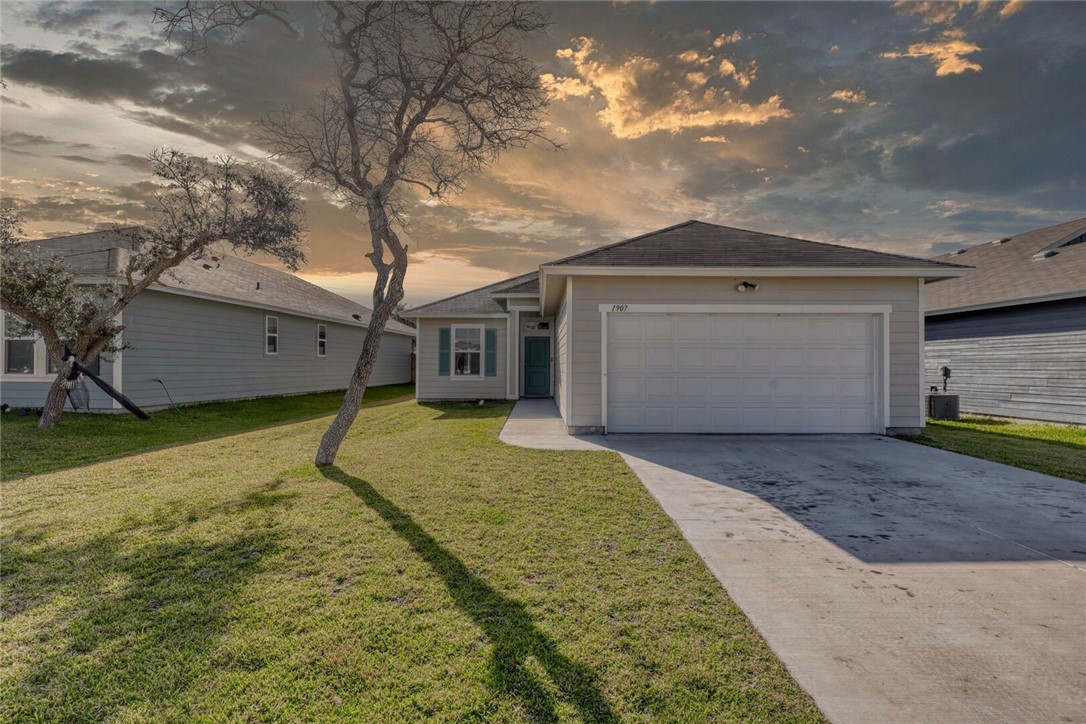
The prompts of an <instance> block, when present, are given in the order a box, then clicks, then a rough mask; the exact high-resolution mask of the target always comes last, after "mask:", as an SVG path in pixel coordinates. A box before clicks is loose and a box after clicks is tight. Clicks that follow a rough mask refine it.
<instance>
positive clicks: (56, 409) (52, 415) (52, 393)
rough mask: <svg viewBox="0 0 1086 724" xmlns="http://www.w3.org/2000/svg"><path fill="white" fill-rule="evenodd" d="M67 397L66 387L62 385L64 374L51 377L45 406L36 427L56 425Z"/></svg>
mask: <svg viewBox="0 0 1086 724" xmlns="http://www.w3.org/2000/svg"><path fill="white" fill-rule="evenodd" d="M67 399H68V388H66V387H65V386H64V375H62V374H59V375H57V376H56V377H55V378H54V379H53V384H52V386H51V387H50V388H49V394H48V395H46V396H45V406H44V407H42V410H41V419H40V420H38V427H40V428H51V427H56V424H57V423H58V422H60V414H61V413H62V412H64V403H65V402H66V401H67Z"/></svg>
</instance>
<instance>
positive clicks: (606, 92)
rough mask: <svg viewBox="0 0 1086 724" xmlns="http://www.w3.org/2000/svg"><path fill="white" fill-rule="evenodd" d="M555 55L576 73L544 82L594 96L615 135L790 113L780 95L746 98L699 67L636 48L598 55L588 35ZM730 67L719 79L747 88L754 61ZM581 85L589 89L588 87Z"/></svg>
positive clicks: (559, 90) (758, 120)
mask: <svg viewBox="0 0 1086 724" xmlns="http://www.w3.org/2000/svg"><path fill="white" fill-rule="evenodd" d="M556 55H557V57H558V58H560V59H562V60H565V61H567V62H569V63H570V64H571V65H572V66H573V69H574V71H575V73H576V76H575V77H570V78H553V79H551V78H547V79H546V80H545V81H544V82H545V83H547V85H548V87H549V88H551V89H552V93H554V94H556V96H559V97H563V98H568V97H573V96H580V97H583V96H586V95H591V96H592V97H593V98H598V99H599V102H600V103H601V104H602V106H603V107H602V108H600V109H599V110H598V111H597V113H596V117H597V118H598V119H599V121H600V122H601V123H603V125H604V126H606V127H607V128H609V129H610V130H611V133H612V134H613V135H614V136H615V137H616V138H623V139H630V138H640V137H642V136H646V135H648V134H651V133H655V132H657V131H666V132H668V133H673V134H674V133H679V132H681V131H684V130H686V129H689V128H711V127H713V126H719V125H727V124H736V125H748V126H758V125H762V124H764V123H767V122H768V121H770V120H773V119H776V118H788V117H790V116H791V115H792V111H790V110H789V109H787V108H785V107H784V103H783V99H782V98H781V97H780V96H779V95H772V96H770V97H768V98H767V99H765V100H764V101H762V102H761V103H753V104H752V103H748V102H745V101H742V100H739V99H737V98H736V97H735V96H734V95H733V93H732V92H731V91H730V90H728V89H726V88H724V87H721V86H720V85H719V84H708V85H707V83H708V81H709V80H710V78H709V77H708V76H707V75H705V74H702V73H701V72H700V71H699V72H698V74H697V75H693V74H691V73H689V72H687V71H685V70H683V69H681V68H674V67H670V66H668V65H665V63H664V62H663V61H661V60H657V59H655V58H650V57H647V56H644V55H638V54H631V55H628V56H627V57H625V58H624V59H623V60H621V61H610V60H607V59H601V58H600V53H599V51H598V48H597V45H596V42H595V41H594V40H593V39H591V38H587V37H581V38H577V39H575V40H574V42H573V44H572V45H571V46H570V47H569V48H564V49H560V50H559V51H558V52H557V53H556ZM699 57H700V56H699ZM699 62H700V61H699ZM730 71H731V72H729V73H725V72H724V71H723V70H721V72H720V76H719V77H718V80H720V79H722V78H723V77H725V76H731V77H732V78H734V79H735V80H736V82H737V83H738V84H739V86H740V88H741V89H746V87H747V86H749V85H750V79H751V78H752V77H753V74H754V66H753V64H752V65H751V66H750V69H749V70H748V71H745V72H740V71H737V70H736V69H735V66H734V65H731V66H730ZM691 85H693V86H694V88H691V87H690V86H691ZM586 88H588V89H591V90H590V92H589V93H586V92H585V89H586ZM561 94H564V95H561Z"/></svg>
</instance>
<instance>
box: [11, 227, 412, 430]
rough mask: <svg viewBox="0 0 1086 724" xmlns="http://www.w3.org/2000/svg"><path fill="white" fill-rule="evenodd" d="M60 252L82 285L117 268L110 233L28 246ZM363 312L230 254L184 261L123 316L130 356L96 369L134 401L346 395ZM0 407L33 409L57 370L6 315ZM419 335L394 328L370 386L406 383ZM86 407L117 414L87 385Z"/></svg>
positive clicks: (122, 257)
mask: <svg viewBox="0 0 1086 724" xmlns="http://www.w3.org/2000/svg"><path fill="white" fill-rule="evenodd" d="M32 243H33V244H34V245H35V246H37V247H39V248H41V249H42V250H43V251H48V252H51V253H58V254H62V255H63V256H64V257H65V258H66V260H67V262H68V264H69V265H70V266H71V268H72V269H73V270H74V271H75V272H76V273H77V275H78V278H79V279H80V280H82V281H86V282H88V283H90V282H94V281H103V280H105V279H106V278H107V276H108V275H113V274H116V273H117V272H118V271H120V270H121V269H123V268H124V266H125V263H126V256H127V254H128V250H127V249H126V245H125V240H124V238H123V237H121V236H120V235H118V234H116V233H115V232H94V233H90V234H79V235H76V236H67V237H60V238H57V239H47V240H43V241H40V242H32ZM369 315H370V310H369V309H367V308H366V307H363V306H362V305H360V304H355V303H354V302H352V301H350V300H348V299H344V298H343V297H341V296H339V295H337V294H333V293H332V292H330V291H328V290H326V289H322V288H320V287H318V286H316V285H313V284H310V283H309V282H306V281H304V280H302V279H299V278H298V277H296V276H294V275H292V274H287V273H285V272H282V271H278V270H276V269H271V268H268V267H265V266H261V265H259V264H255V263H253V262H250V261H245V260H244V259H240V258H237V257H236V256H233V255H230V254H226V255H216V256H215V257H209V258H207V259H205V260H202V261H193V260H188V261H186V262H184V263H183V264H181V266H179V267H177V268H176V269H175V270H174V274H173V275H171V274H170V273H167V274H165V275H163V276H162V278H161V279H160V280H159V282H158V283H157V284H155V285H153V286H152V287H150V288H149V289H148V290H146V291H145V292H144V293H142V294H141V295H139V296H138V297H137V298H136V299H135V300H134V301H133V302H132V303H131V304H130V305H129V306H128V308H127V309H125V310H124V312H122V314H121V322H122V323H123V324H124V325H125V331H124V333H123V341H124V343H125V344H126V345H127V346H128V349H125V350H124V351H122V352H120V353H119V354H118V355H116V356H115V357H114V359H112V360H109V359H102V360H100V361H99V362H98V368H99V372H98V374H99V376H100V377H101V378H102V379H104V380H105V381H107V382H109V383H110V384H112V385H113V387H115V388H116V389H118V390H120V391H121V392H123V393H124V394H125V395H126V396H127V397H129V398H130V399H131V400H132V401H133V402H135V403H136V404H137V405H139V406H141V407H144V408H147V409H152V410H153V409H156V408H160V407H163V406H166V405H169V404H171V399H172V402H173V403H178V404H180V403H190V402H207V401H211V400H231V399H244V398H251V397H263V396H268V395H292V394H299V393H303V392H316V391H321V390H336V389H343V388H345V387H346V386H347V381H348V380H349V379H350V376H351V372H352V370H353V369H354V365H355V362H356V361H357V359H358V354H359V352H360V350H361V348H362V338H363V335H364V334H365V329H366V323H367V322H368V320H369ZM3 333H4V344H3V346H2V352H0V355H2V359H0V371H2V375H0V400H2V401H3V402H5V403H7V404H9V405H11V406H13V407H23V406H26V407H40V406H41V405H42V403H43V402H44V401H45V394H46V391H47V390H48V388H49V385H50V383H51V382H52V380H53V377H54V373H53V371H52V370H51V369H50V367H51V365H50V364H49V362H48V359H47V357H46V354H45V344H44V343H43V342H42V341H41V340H40V339H38V340H35V339H33V338H24V339H17V338H14V337H12V336H11V335H10V334H9V330H8V325H7V320H6V319H4V330H3ZM414 337H415V330H413V329H411V328H410V327H407V326H406V325H403V324H400V323H399V322H389V323H388V325H387V326H386V327H385V336H384V339H383V340H382V342H381V352H380V357H379V359H378V361H377V366H376V367H375V368H374V371H373V376H372V377H371V378H370V384H371V385H375V386H376V385H387V384H393V383H401V382H410V380H411V349H412V346H413V342H414ZM88 389H89V390H90V406H91V408H92V409H98V410H108V409H118V407H119V406H118V405H117V404H116V403H115V402H114V401H113V400H112V399H111V398H110V397H108V396H107V395H106V394H105V393H103V392H101V390H99V389H98V388H97V387H96V386H95V385H93V384H90V383H88Z"/></svg>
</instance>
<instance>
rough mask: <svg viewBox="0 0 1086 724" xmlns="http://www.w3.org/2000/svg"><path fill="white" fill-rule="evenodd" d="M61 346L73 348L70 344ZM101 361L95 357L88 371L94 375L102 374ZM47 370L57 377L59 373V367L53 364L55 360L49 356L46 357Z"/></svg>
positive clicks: (66, 343) (64, 343) (65, 343)
mask: <svg viewBox="0 0 1086 724" xmlns="http://www.w3.org/2000/svg"><path fill="white" fill-rule="evenodd" d="M61 344H62V345H66V346H69V347H70V346H71V343H70V342H61ZM99 359H100V358H98V357H95V358H94V361H93V362H91V363H90V364H89V365H86V367H87V369H88V370H90V371H91V374H92V375H97V374H101V364H100V363H99ZM45 370H46V372H48V373H49V374H51V375H55V374H56V373H57V366H56V365H55V364H53V360H52V359H51V358H50V357H49V355H48V354H46V355H45Z"/></svg>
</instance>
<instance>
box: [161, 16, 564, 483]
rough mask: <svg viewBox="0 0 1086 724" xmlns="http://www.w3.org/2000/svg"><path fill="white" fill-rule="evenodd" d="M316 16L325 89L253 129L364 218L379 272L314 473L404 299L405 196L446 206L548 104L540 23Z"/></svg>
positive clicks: (532, 126)
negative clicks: (540, 65) (540, 64)
mask: <svg viewBox="0 0 1086 724" xmlns="http://www.w3.org/2000/svg"><path fill="white" fill-rule="evenodd" d="M187 5H189V6H192V5H202V6H204V10H205V11H206V10H207V9H208V7H207V6H208V5H216V6H218V7H219V8H220V10H221V9H224V8H223V5H224V4H223V3H210V4H209V3H188V4H187ZM282 10H283V9H282V8H280V11H282ZM321 12H322V15H323V19H324V28H323V33H324V39H325V42H326V44H327V46H328V49H329V51H330V53H331V56H332V60H333V65H334V72H335V82H334V83H333V84H331V85H330V86H329V87H328V88H326V89H325V90H324V91H323V92H322V93H321V94H320V96H319V98H318V99H317V102H316V104H315V106H314V107H313V108H312V109H311V110H309V111H305V112H294V111H283V112H280V113H276V114H273V115H272V116H271V117H269V118H267V119H265V120H264V121H263V122H262V124H261V126H262V129H263V137H264V140H265V141H266V142H267V143H268V145H269V146H270V148H271V149H272V150H273V151H274V152H275V153H276V154H278V155H279V156H280V157H281V158H283V159H284V160H285V161H287V162H288V163H289V164H291V165H292V166H294V167H295V168H296V169H298V170H299V171H300V172H301V173H302V174H303V175H304V176H305V178H306V179H308V180H310V181H312V182H314V183H316V184H319V185H321V186H324V187H326V188H329V189H333V190H334V191H335V192H337V193H338V194H339V195H340V196H341V197H342V198H343V199H344V200H345V201H347V202H348V203H350V204H351V205H352V206H353V207H354V208H355V209H356V210H358V211H360V212H365V214H366V218H367V220H368V226H369V237H370V250H369V252H368V253H367V254H366V256H367V258H369V260H370V262H371V263H372V264H373V266H374V269H375V270H376V271H377V279H376V282H375V284H374V288H373V315H372V317H371V320H370V324H369V327H368V329H367V331H366V336H365V339H364V341H363V343H362V350H361V354H360V355H359V358H358V362H357V364H356V365H355V369H354V372H353V374H352V375H351V379H350V382H349V384H348V387H347V392H346V394H345V395H344V398H343V405H342V406H341V407H340V409H339V412H338V413H337V414H336V417H335V419H334V420H333V421H332V424H331V425H330V426H329V428H328V430H327V431H326V432H325V434H324V437H323V438H322V439H321V444H320V448H319V449H318V451H317V455H316V460H315V462H316V464H317V466H319V467H320V466H327V465H331V464H332V463H334V461H335V459H336V454H337V452H338V450H339V446H340V444H341V443H342V442H343V439H344V437H345V436H346V434H347V431H348V430H349V429H350V427H351V425H352V423H353V422H354V420H355V418H356V416H357V415H358V409H359V406H360V405H361V402H362V395H363V393H364V392H365V389H366V385H367V383H368V381H369V377H370V373H371V371H372V370H373V366H374V363H375V362H376V360H377V353H378V350H379V348H380V344H381V335H382V332H383V331H384V326H385V324H386V323H387V322H388V320H389V319H390V318H391V317H392V314H393V312H394V310H395V309H396V306H397V304H399V303H400V301H401V300H402V299H403V294H404V291H403V284H404V279H405V277H406V274H407V266H408V256H407V247H406V246H405V245H404V244H403V243H402V241H401V239H400V236H399V233H398V232H397V231H396V228H395V227H397V226H398V227H399V228H401V229H402V228H403V222H404V216H403V209H404V206H403V202H404V200H405V193H406V190H407V189H410V188H414V189H417V190H421V192H423V193H425V194H428V195H429V196H430V197H432V198H437V199H444V198H447V197H448V196H450V195H452V194H455V193H458V192H460V191H462V190H463V187H464V182H465V179H466V177H467V176H468V175H470V174H471V173H473V172H476V171H478V170H479V169H481V168H482V167H484V166H485V165H487V164H488V163H490V162H492V161H494V160H495V159H496V158H497V157H498V155H499V154H500V153H502V152H503V151H506V150H508V149H511V148H517V147H521V146H524V145H526V144H527V143H529V142H531V141H533V140H537V139H542V140H546V136H545V134H544V132H543V124H542V121H541V116H542V113H543V111H544V110H545V108H546V104H547V95H546V93H545V92H544V90H543V89H542V87H541V85H540V81H539V72H538V69H537V68H536V67H535V65H534V64H533V63H532V62H531V61H530V60H529V59H528V58H526V57H525V56H524V55H523V53H522V51H521V50H520V44H521V42H522V41H524V40H525V39H526V38H528V37H529V36H531V35H532V34H534V33H537V32H539V31H541V30H542V29H543V28H545V26H546V24H547V18H546V16H544V15H542V14H541V13H539V12H538V11H537V10H536V9H535V8H534V6H532V5H531V4H529V3H524V2H507V3H490V2H361V3H349V2H325V3H322V4H321ZM209 29H210V28H209ZM167 30H169V28H167Z"/></svg>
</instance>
